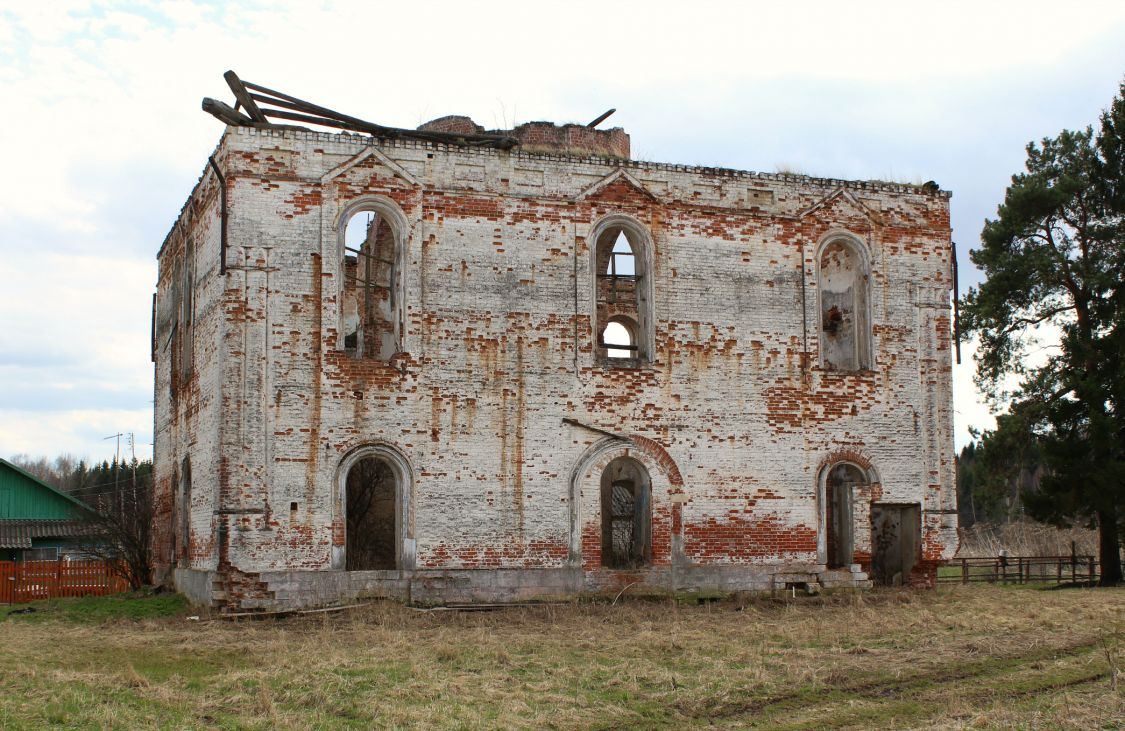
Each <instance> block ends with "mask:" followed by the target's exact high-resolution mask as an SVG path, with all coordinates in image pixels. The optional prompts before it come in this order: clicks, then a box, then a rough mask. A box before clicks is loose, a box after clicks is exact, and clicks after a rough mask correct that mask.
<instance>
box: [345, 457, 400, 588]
mask: <svg viewBox="0 0 1125 731" xmlns="http://www.w3.org/2000/svg"><path fill="white" fill-rule="evenodd" d="M344 492H345V500H346V502H345V513H344V514H345V516H346V518H347V543H346V546H345V551H344V557H345V563H344V568H345V569H347V570H348V571H374V570H393V569H396V568H398V545H399V539H398V536H399V532H400V526H399V524H398V519H397V516H398V513H399V511H398V509H397V508H398V503H399V500H400V499H401V492H402V491H401V489H400V486H399V480H398V475H397V473H396V471H395V469H394V467H393V466H392V465H391V464H390V462H388V461H387V460H386V459H384V458H383V457H380V456H374V455H372V456H366V457H362V458H361V459H359V460H357V461H356V462H355V463H354V464H353V465H352V466H351V468H350V469H349V470H348V474H347V478H346V481H345V487H344Z"/></svg>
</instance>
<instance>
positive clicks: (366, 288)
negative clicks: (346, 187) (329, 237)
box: [342, 210, 398, 360]
mask: <svg viewBox="0 0 1125 731" xmlns="http://www.w3.org/2000/svg"><path fill="white" fill-rule="evenodd" d="M396 248H397V247H396V236H395V231H394V229H393V228H392V226H391V223H390V220H389V219H388V217H387V216H386V215H384V214H382V213H380V212H378V211H371V210H365V211H360V212H358V213H356V214H355V215H353V216H352V217H351V218H350V219H348V222H347V226H346V227H345V229H344V261H343V266H342V270H343V285H344V292H343V300H342V308H343V317H342V326H343V327H342V333H343V341H344V350H345V351H346V352H347V353H348V354H349V355H351V356H352V357H353V358H378V359H381V360H387V359H389V358H390V357H391V356H392V355H394V354H395V353H396V352H398V339H397V337H396V331H395V330H396V329H395V310H396V307H397V304H398V303H397V301H396V300H397V296H396V294H397V293H396V290H397V286H396V284H397V279H398V271H397V265H396V259H395V255H396Z"/></svg>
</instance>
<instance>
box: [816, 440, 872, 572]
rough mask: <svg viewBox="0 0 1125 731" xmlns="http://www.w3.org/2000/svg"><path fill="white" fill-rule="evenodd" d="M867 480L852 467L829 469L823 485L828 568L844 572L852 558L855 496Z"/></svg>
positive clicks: (841, 464)
mask: <svg viewBox="0 0 1125 731" xmlns="http://www.w3.org/2000/svg"><path fill="white" fill-rule="evenodd" d="M866 483H867V478H866V477H865V476H864V474H863V472H862V471H861V470H860V469H859V468H858V467H856V466H855V465H853V464H848V463H847V462H842V463H840V464H838V465H836V466H835V467H833V468H832V469H831V471H829V473H828V478H827V480H826V481H825V485H824V510H825V516H824V526H825V533H826V536H825V538H826V543H827V546H826V547H827V549H828V557H827V558H828V568H830V569H839V568H847V567H848V566H850V565H851V563H852V559H853V557H854V555H855V507H854V505H855V495H856V491H857V488H858V487H860V486H862V485H866Z"/></svg>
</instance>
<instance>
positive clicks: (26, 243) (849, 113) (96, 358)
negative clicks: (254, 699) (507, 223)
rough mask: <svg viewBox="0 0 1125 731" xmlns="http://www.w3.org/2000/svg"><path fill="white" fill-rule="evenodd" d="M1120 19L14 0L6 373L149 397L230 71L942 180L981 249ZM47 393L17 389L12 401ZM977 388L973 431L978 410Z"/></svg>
mask: <svg viewBox="0 0 1125 731" xmlns="http://www.w3.org/2000/svg"><path fill="white" fill-rule="evenodd" d="M1091 18H1097V19H1098V22H1096V23H1094V22H1090V19H1091ZM1123 28H1125V4H1122V3H1120V2H1105V3H1101V2H1089V3H1072V4H1070V5H1069V6H1068V9H1067V11H1066V12H1061V11H1060V10H1059V6H1058V5H1057V3H1055V2H1042V1H1036V2H1021V3H969V2H947V3H941V4H931V5H928V6H919V5H911V4H903V3H897V2H873V3H862V4H860V3H839V2H803V3H786V4H782V3H776V4H764V3H742V2H707V1H703V2H697V3H695V4H693V5H691V6H690V7H688V6H684V5H683V3H681V2H667V1H663V2H604V0H600V1H598V2H594V1H593V0H572V1H570V2H548V3H538V4H532V3H527V2H495V3H491V4H490V5H489V6H488V11H487V12H482V10H481V7H480V6H479V5H473V4H468V3H461V2H445V3H439V2H419V3H413V4H406V3H378V4H376V3H360V2H295V1H292V0H290V1H286V2H281V1H279V2H266V1H265V0H255V1H254V2H244V3H238V4H233V3H211V2H187V1H186V0H176V1H172V2H156V1H155V0H140V1H135V0H131V1H130V2H113V1H106V2H83V1H75V0H54V1H53V2H50V3H30V2H24V1H23V0H0V95H2V98H4V99H6V100H13V101H14V102H15V103H14V105H13V106H12V109H16V110H18V114H17V113H11V112H9V113H6V114H5V115H3V116H2V117H0V137H2V138H3V139H4V140H5V141H6V142H7V143H8V144H7V145H6V146H5V169H6V171H7V174H5V175H3V176H0V201H3V203H2V204H0V281H4V282H5V283H6V286H5V288H4V290H3V291H0V317H2V318H3V321H4V323H5V327H4V328H3V329H2V330H0V369H4V370H3V373H4V374H5V376H6V377H7V378H11V377H15V378H19V379H26V378H30V376H29V375H28V374H29V373H30V372H31V371H30V369H31V366H28V365H20V364H19V363H15V362H14V360H11V359H15V360H20V359H22V361H29V360H35V358H32V357H31V356H29V355H28V351H34V354H35V356H36V357H39V358H40V360H41V363H40V366H39V367H40V368H42V369H44V370H43V372H42V374H41V375H42V381H43V383H49V384H54V385H55V387H56V391H58V392H59V393H62V392H65V391H67V389H68V388H69V391H70V392H80V393H84V394H88V393H91V390H92V392H94V393H102V394H113V393H115V391H114V389H120V390H121V393H125V394H131V395H130V396H128V397H127V398H128V399H130V400H129V401H128V402H127V403H122V404H121V408H123V409H124V412H123V413H130V414H131V413H135V412H139V411H143V410H144V409H145V408H147V407H148V405H147V401H146V402H144V403H142V402H141V401H142V399H144V398H151V396H147V397H146V396H143V394H144V393H145V391H146V388H147V389H148V390H149V391H150V390H151V389H150V388H149V387H148V386H147V384H148V383H150V379H151V367H150V364H149V362H148V335H149V330H148V328H149V322H148V319H149V297H150V293H151V291H152V287H153V283H154V281H155V266H154V260H153V257H154V255H155V252H156V250H157V248H158V246H159V244H160V242H161V240H162V239H163V237H164V234H165V233H166V232H167V229H168V227H169V226H170V224H171V222H172V220H173V218H174V216H175V214H176V212H177V211H178V210H179V207H180V205H181V204H182V202H183V200H184V199H185V198H186V196H187V195H188V193H189V191H190V190H191V187H192V185H193V184H194V183H195V180H196V179H197V177H198V175H199V173H200V171H201V169H202V167H203V164H204V162H205V160H206V156H207V154H208V153H209V152H210V151H211V150H212V149H213V147H214V145H215V143H216V140H217V139H218V136H219V132H220V125H219V123H218V122H216V121H215V120H213V119H211V118H209V117H207V116H206V115H205V114H203V113H202V112H201V111H200V110H199V101H200V99H201V98H202V97H203V96H214V97H220V98H224V99H229V98H230V94H229V91H227V90H226V86H225V84H224V83H223V81H222V78H221V74H222V72H223V71H224V70H226V69H227V68H234V69H236V70H237V71H238V72H239V73H240V74H241V75H243V77H244V78H248V79H250V80H253V81H258V82H260V83H265V84H267V85H270V86H275V87H280V88H281V89H284V90H286V91H290V92H292V93H294V94H296V95H298V96H302V97H306V98H310V99H313V100H315V101H318V102H320V103H323V104H325V105H327V106H330V107H333V108H336V109H339V110H341V111H345V112H348V113H351V114H355V115H356V116H360V117H364V118H368V119H371V120H372V121H376V122H380V123H384V124H391V125H400V126H413V125H417V124H418V123H419V122H421V121H424V120H425V119H428V118H433V117H437V116H440V115H442V114H447V113H462V114H469V115H471V116H473V117H474V118H475V119H477V120H478V121H479V122H481V123H483V124H486V125H491V126H499V125H501V124H502V123H504V122H505V121H507V122H509V123H511V122H513V121H517V120H518V121H527V120H529V119H554V120H559V121H564V120H578V121H587V120H589V119H591V118H593V116H595V115H597V114H599V113H600V112H602V111H603V110H605V109H607V108H609V107H611V106H615V107H618V109H619V112H618V113H617V115H616V116H615V117H614V118H613V123H615V124H619V125H622V126H624V127H625V128H626V129H627V130H628V131H629V132H630V133H631V134H632V135H633V142H634V150H635V151H637V152H639V153H640V154H641V155H647V156H649V157H652V158H656V159H660V160H664V161H669V162H688V163H695V162H701V163H707V164H721V165H726V166H731V167H748V168H751V169H755V168H756V169H767V170H768V169H771V168H772V167H773V166H774V165H775V164H776V163H788V164H793V165H795V166H798V167H801V168H804V169H808V170H809V171H810V172H814V173H818V174H826V175H834V176H848V177H860V178H867V177H879V176H888V175H893V176H895V177H901V178H903V179H907V180H912V179H915V178H918V177H920V178H922V179H931V178H933V179H936V180H938V181H939V182H940V183H942V184H943V185H944V186H946V187H949V188H951V189H953V190H954V192H955V197H954V199H953V207H954V208H953V210H954V227H955V237H956V238H957V240H958V242H959V243H960V244H962V245H966V244H971V243H972V242H973V241H974V240H975V238H976V234H977V232H978V231H979V229H980V222H981V219H982V218H983V217H984V216H985V215H987V214H989V213H991V211H992V210H993V209H994V207H995V204H996V202H997V200H998V199H999V196H1000V195H1001V194H1002V192H1003V185H1004V184H1005V183H1006V181H1007V177H1008V176H1009V175H1010V174H1011V173H1012V172H1015V171H1016V168H1018V166H1019V165H1020V164H1021V163H1022V159H1023V152H1022V149H1023V145H1024V144H1025V143H1026V141H1027V140H1028V139H1032V138H1036V137H1039V136H1042V135H1045V134H1054V133H1056V132H1057V131H1058V130H1059V129H1060V128H1062V127H1064V126H1069V127H1074V126H1079V125H1084V124H1086V123H1089V122H1092V121H1093V120H1094V118H1095V116H1096V113H1097V111H1098V109H1099V107H1100V106H1104V105H1105V104H1107V103H1108V101H1109V99H1110V98H1111V96H1112V94H1113V93H1114V91H1116V88H1117V86H1116V85H1117V83H1118V82H1119V81H1120V78H1121V76H1120V75H1121V69H1123V68H1125V46H1122V44H1121V43H1120V38H1121V37H1122V35H1123V34H1122V30H1123ZM1041 39H1049V42H1043V41H1042V40H1041ZM963 248H964V247H963ZM963 264H965V266H963V268H962V275H963V277H962V281H963V282H965V283H969V282H971V281H973V280H974V277H975V275H974V273H973V271H972V269H971V267H969V266H967V262H966V261H964V260H963ZM9 282H12V283H14V284H13V285H12V286H11V287H9V286H7V283H9ZM17 356H18V357H17ZM5 359H9V360H8V361H5ZM75 362H82V363H83V364H84V367H85V368H84V370H83V369H82V368H80V367H78V366H75V365H74V363H75ZM46 363H52V364H54V365H46ZM958 373H961V371H958ZM958 378H959V379H960V380H959V381H958V383H959V384H960V383H962V382H963V381H964V380H965V379H964V378H963V377H962V376H958ZM68 384H69V385H68ZM34 386H35V384H34V383H31V382H28V381H25V380H19V381H17V382H12V381H10V380H6V381H4V382H0V407H2V404H3V403H5V402H14V401H15V400H17V399H16V398H15V397H16V395H17V394H15V393H14V391H15V390H16V389H17V388H19V389H27V388H34ZM967 393H969V391H967V390H966V389H965V387H963V386H959V387H958V399H959V400H958V406H957V409H958V424H959V426H958V428H959V429H960V428H961V424H963V423H965V420H967V419H973V420H976V419H980V418H983V416H981V415H980V414H979V413H978V412H979V409H977V408H975V407H972V406H971V405H969V404H968V403H967V402H965V401H964V399H965V398H966V396H965V394H967ZM106 398H110V396H106ZM123 398H124V397H123ZM44 401H45V408H46V409H48V411H44V412H43V414H44V415H43V416H42V419H43V420H44V422H46V421H50V423H51V424H52V426H53V427H59V428H58V429H56V430H53V431H51V430H42V429H37V428H29V429H27V430H25V431H22V432H21V433H22V434H24V436H22V437H21V439H22V440H23V441H22V442H21V443H22V444H24V445H25V446H23V447H21V448H20V450H21V451H32V452H40V453H49V454H53V453H55V452H57V451H62V450H66V449H72V450H73V449H75V447H73V446H71V445H68V444H65V443H62V442H63V441H64V440H65V439H67V438H70V437H69V436H67V435H74V434H76V433H77V431H76V430H75V429H67V428H61V427H62V424H63V421H65V420H64V418H63V416H62V414H63V413H64V412H62V411H58V409H59V408H60V406H59V402H58V401H56V400H55V398H54V397H51V398H45V399H44ZM21 403H22V401H21ZM22 408H23V407H22V406H21V409H22ZM20 413H21V414H23V415H24V417H25V418H38V417H35V416H34V415H35V414H36V413H39V412H36V411H35V410H34V409H27V410H24V411H20ZM65 413H70V417H69V418H71V419H80V418H87V417H88V416H90V415H91V414H92V413H93V412H92V411H83V410H79V411H70V412H65ZM970 414H971V416H967V415H970ZM75 423H76V422H75ZM107 426H108V424H107ZM124 428H126V427H125V425H122V424H118V425H116V426H111V427H110V429H111V431H117V430H118V429H124ZM138 428H139V427H138ZM107 433H109V432H107ZM32 434H38V435H40V438H41V439H42V441H40V442H38V446H36V445H35V444H32V443H30V442H28V441H27V439H28V438H29V436H28V435H32ZM3 448H5V447H4V445H3V443H2V442H0V449H3Z"/></svg>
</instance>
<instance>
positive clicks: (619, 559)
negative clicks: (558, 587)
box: [601, 457, 652, 569]
mask: <svg viewBox="0 0 1125 731" xmlns="http://www.w3.org/2000/svg"><path fill="white" fill-rule="evenodd" d="M601 509H602V566H605V567H606V568H611V569H633V568H639V567H641V566H646V565H648V564H649V563H650V562H651V561H652V481H651V480H650V479H649V476H648V471H647V470H645V468H644V465H642V464H641V463H640V462H638V461H637V460H635V459H633V458H631V457H618V458H617V459H615V460H613V461H612V462H610V463H609V464H608V465H607V466H606V468H605V471H603V472H602V480H601Z"/></svg>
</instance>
